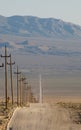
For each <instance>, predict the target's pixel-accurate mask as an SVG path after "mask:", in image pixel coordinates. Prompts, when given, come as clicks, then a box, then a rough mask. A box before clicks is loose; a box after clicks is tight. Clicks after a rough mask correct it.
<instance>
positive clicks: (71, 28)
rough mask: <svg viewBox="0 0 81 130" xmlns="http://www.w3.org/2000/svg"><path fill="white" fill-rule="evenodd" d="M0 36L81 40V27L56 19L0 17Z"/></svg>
mask: <svg viewBox="0 0 81 130" xmlns="http://www.w3.org/2000/svg"><path fill="white" fill-rule="evenodd" d="M0 34H4V35H6V34H8V35H9V34H10V35H18V36H23V37H32V36H33V37H34V36H35V37H37V36H41V37H49V38H55V39H78V38H79V39H81V26H79V25H75V24H72V23H68V22H64V21H62V20H60V19H54V18H38V17H34V16H11V17H4V16H0Z"/></svg>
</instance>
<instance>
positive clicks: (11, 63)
mask: <svg viewBox="0 0 81 130" xmlns="http://www.w3.org/2000/svg"><path fill="white" fill-rule="evenodd" d="M7 64H8V65H10V77H11V95H12V105H13V102H14V101H13V80H12V65H14V64H15V62H12V58H11V54H10V63H7Z"/></svg>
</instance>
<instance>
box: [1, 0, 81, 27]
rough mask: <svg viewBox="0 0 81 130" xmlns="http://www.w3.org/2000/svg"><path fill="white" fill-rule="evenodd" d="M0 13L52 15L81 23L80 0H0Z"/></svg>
mask: <svg viewBox="0 0 81 130" xmlns="http://www.w3.org/2000/svg"><path fill="white" fill-rule="evenodd" d="M0 15H4V16H11V15H34V16H39V17H43V18H44V17H53V18H58V19H63V20H65V21H69V22H73V23H76V24H80V25H81V0H0Z"/></svg>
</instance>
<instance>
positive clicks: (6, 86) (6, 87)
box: [1, 46, 10, 109]
mask: <svg viewBox="0 0 81 130" xmlns="http://www.w3.org/2000/svg"><path fill="white" fill-rule="evenodd" d="M1 57H3V58H5V103H6V109H7V107H8V104H7V98H8V97H7V95H8V94H7V91H8V90H7V89H8V77H7V58H8V57H10V55H9V56H8V55H7V47H6V46H5V56H2V55H1Z"/></svg>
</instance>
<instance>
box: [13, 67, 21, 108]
mask: <svg viewBox="0 0 81 130" xmlns="http://www.w3.org/2000/svg"><path fill="white" fill-rule="evenodd" d="M14 74H16V75H17V106H19V83H18V82H19V80H18V79H19V76H18V75H19V74H21V72H19V70H18V66H17V72H14Z"/></svg>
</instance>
